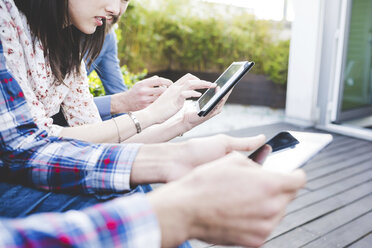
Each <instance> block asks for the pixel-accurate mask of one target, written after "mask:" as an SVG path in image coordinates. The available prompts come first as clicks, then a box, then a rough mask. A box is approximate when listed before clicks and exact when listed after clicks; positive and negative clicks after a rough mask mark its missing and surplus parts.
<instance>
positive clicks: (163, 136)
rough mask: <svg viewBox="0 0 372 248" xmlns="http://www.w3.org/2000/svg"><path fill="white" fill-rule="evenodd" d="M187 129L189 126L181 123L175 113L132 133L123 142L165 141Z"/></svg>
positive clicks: (148, 142)
mask: <svg viewBox="0 0 372 248" xmlns="http://www.w3.org/2000/svg"><path fill="white" fill-rule="evenodd" d="M189 129H190V128H189V127H187V125H185V124H184V123H183V119H182V116H181V115H175V116H174V117H172V118H170V119H169V120H167V121H165V122H163V123H161V124H158V125H154V126H151V127H149V128H147V129H145V130H143V131H142V132H141V133H140V134H136V135H133V136H132V137H130V138H128V139H126V140H125V141H124V142H125V143H145V144H153V143H161V142H167V141H169V140H171V139H174V138H175V137H177V136H180V135H182V134H184V133H185V132H187V131H189Z"/></svg>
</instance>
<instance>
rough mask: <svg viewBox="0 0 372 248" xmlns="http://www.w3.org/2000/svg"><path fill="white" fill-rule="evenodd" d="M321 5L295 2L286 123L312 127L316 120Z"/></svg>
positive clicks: (315, 0) (317, 0) (316, 1)
mask: <svg viewBox="0 0 372 248" xmlns="http://www.w3.org/2000/svg"><path fill="white" fill-rule="evenodd" d="M324 1H326V0H311V1H309V0H295V1H294V11H295V19H294V22H293V24H292V39H291V48H290V57H289V71H288V88H287V105H286V117H287V120H288V121H289V122H293V123H297V124H301V123H302V124H304V125H312V124H314V123H315V122H316V120H317V118H318V117H317V108H316V105H317V104H316V102H317V96H318V84H319V72H320V66H319V65H320V62H321V52H322V51H321V50H322V49H321V48H322V33H323V11H324V7H323V6H324V3H325V2H324Z"/></svg>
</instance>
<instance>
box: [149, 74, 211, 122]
mask: <svg viewBox="0 0 372 248" xmlns="http://www.w3.org/2000/svg"><path fill="white" fill-rule="evenodd" d="M215 87H216V84H214V83H210V82H207V81H203V80H200V79H198V78H197V77H195V76H193V75H191V74H186V75H185V76H183V77H182V78H180V79H179V80H178V81H177V82H175V83H174V84H173V85H171V86H170V87H169V88H168V89H167V90H166V91H165V92H164V93H163V94H162V95H161V96H160V97H159V98H158V99H157V100H156V101H155V102H154V103H153V104H151V105H150V106H149V107H148V108H149V109H150V108H151V110H149V111H148V112H149V113H154V114H155V115H158V116H159V120H158V123H162V122H164V121H166V120H167V119H169V118H170V117H172V116H173V115H174V114H176V113H177V112H178V111H179V110H180V109H181V108H182V107H183V106H184V103H185V100H186V99H188V98H191V97H200V96H201V93H200V92H197V91H196V90H197V89H206V88H215Z"/></svg>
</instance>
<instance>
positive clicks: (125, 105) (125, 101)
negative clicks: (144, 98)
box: [110, 91, 133, 115]
mask: <svg viewBox="0 0 372 248" xmlns="http://www.w3.org/2000/svg"><path fill="white" fill-rule="evenodd" d="M128 95H129V91H125V92H121V93H118V94H114V95H112V96H111V105H110V111H111V114H112V115H115V114H122V113H127V112H129V111H133V108H132V106H131V104H130V100H131V99H130V98H129V97H128ZM132 100H133V99H132Z"/></svg>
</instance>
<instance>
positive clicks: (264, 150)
mask: <svg viewBox="0 0 372 248" xmlns="http://www.w3.org/2000/svg"><path fill="white" fill-rule="evenodd" d="M299 143H300V142H299V141H298V140H297V139H296V138H295V137H293V136H292V135H291V134H290V133H289V132H280V133H278V134H277V135H275V136H274V137H273V138H272V139H270V140H269V141H268V142H266V143H265V144H264V145H263V146H261V147H260V148H258V149H257V150H256V151H255V152H253V153H252V154H251V155H249V156H248V158H250V159H252V160H253V161H255V162H257V163H259V164H262V163H263V162H264V160H265V158H266V156H267V155H268V153H269V151H270V150H271V152H272V153H275V152H278V151H282V150H285V149H288V148H294V147H295V146H296V145H298V144H299ZM270 148H271V149H270Z"/></svg>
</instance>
